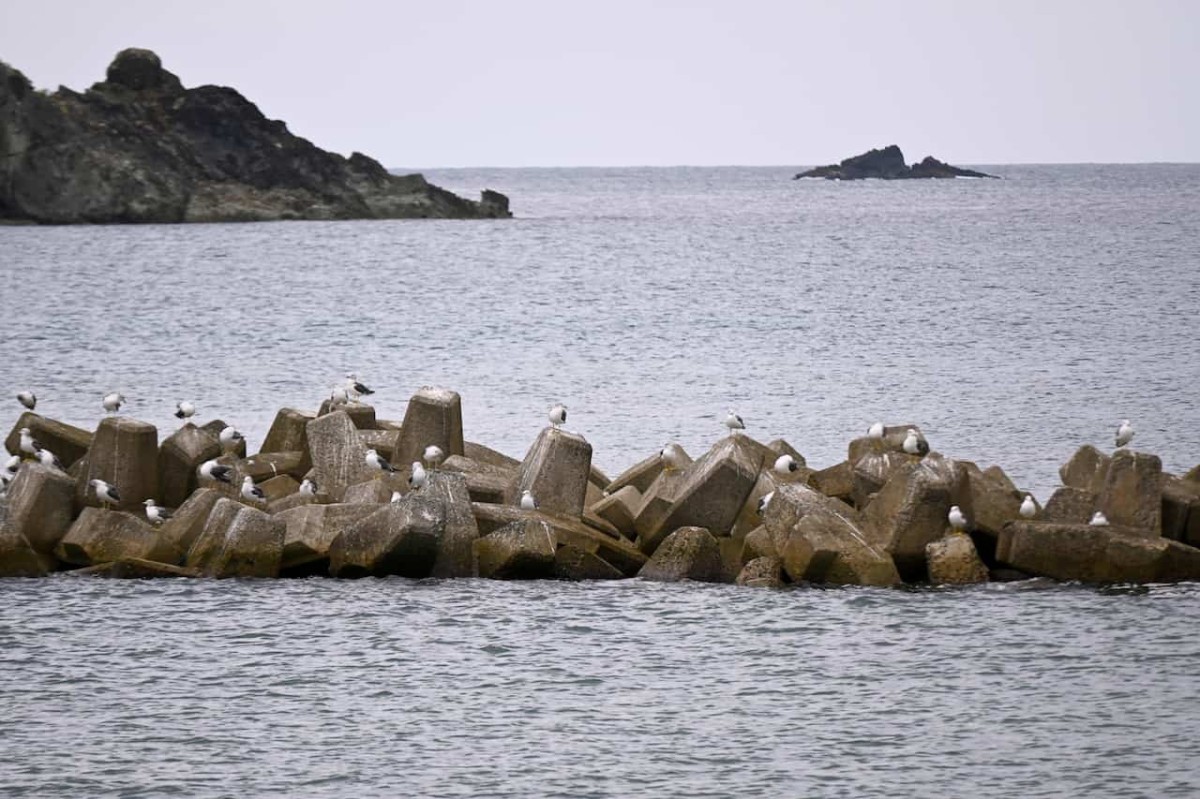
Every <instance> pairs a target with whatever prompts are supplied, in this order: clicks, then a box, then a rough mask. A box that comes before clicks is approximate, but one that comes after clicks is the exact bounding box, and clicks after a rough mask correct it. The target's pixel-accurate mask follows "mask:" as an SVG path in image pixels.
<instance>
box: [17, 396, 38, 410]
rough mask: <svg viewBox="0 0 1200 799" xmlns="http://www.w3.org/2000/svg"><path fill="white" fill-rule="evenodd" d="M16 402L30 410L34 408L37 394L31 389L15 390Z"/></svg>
mask: <svg viewBox="0 0 1200 799" xmlns="http://www.w3.org/2000/svg"><path fill="white" fill-rule="evenodd" d="M17 402H19V403H21V404H22V405H24V406H25V407H26V408H28V409H29V410H31V411H32V410H33V409H34V408H36V407H37V395H36V394H34V393H33V392H32V391H18V392H17Z"/></svg>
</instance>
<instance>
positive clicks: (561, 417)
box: [547, 402, 567, 428]
mask: <svg viewBox="0 0 1200 799" xmlns="http://www.w3.org/2000/svg"><path fill="white" fill-rule="evenodd" d="M547 418H549V419H550V424H551V425H552V426H554V427H556V428H558V427H562V426H563V425H564V424H566V423H567V406H566V405H563V404H562V403H561V402H560V403H557V404H556V405H555V406H554V407H553V408H551V409H550V413H549V414H547Z"/></svg>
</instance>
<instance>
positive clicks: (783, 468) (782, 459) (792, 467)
mask: <svg viewBox="0 0 1200 799" xmlns="http://www.w3.org/2000/svg"><path fill="white" fill-rule="evenodd" d="M799 468H800V464H799V463H798V462H797V461H796V459H795V458H793V457H792V456H791V455H780V456H779V457H778V458H776V459H775V473H776V474H791V473H792V472H794V471H796V470H797V469H799Z"/></svg>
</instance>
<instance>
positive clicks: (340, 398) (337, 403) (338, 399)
mask: <svg viewBox="0 0 1200 799" xmlns="http://www.w3.org/2000/svg"><path fill="white" fill-rule="evenodd" d="M349 403H350V392H348V391H346V387H345V386H334V387H333V393H332V394H330V395H329V404H330V405H331V406H332V407H334V408H338V407H341V406H342V405H348V404H349Z"/></svg>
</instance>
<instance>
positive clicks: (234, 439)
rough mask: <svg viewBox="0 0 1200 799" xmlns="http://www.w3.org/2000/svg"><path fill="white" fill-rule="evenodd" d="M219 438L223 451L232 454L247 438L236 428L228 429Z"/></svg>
mask: <svg viewBox="0 0 1200 799" xmlns="http://www.w3.org/2000/svg"><path fill="white" fill-rule="evenodd" d="M217 438H218V439H219V440H220V441H221V449H222V451H224V452H232V451H233V450H235V449H237V447H238V445H239V444H241V443H242V442H243V441H245V440H246V437H245V436H243V435H242V434H241V433H239V432H238V431H237V429H236V428H234V427H226V428H225V429H224V430H222V431H221V434H220V435H219V436H217Z"/></svg>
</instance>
